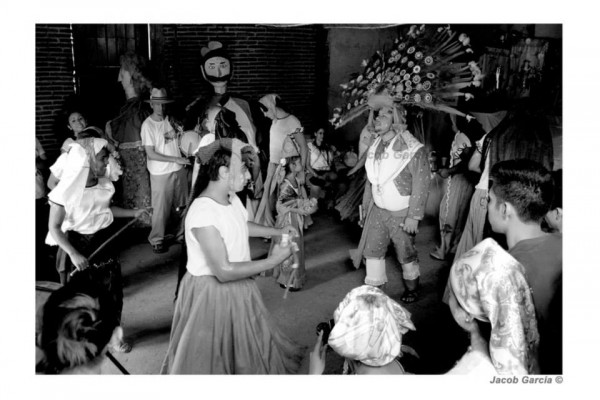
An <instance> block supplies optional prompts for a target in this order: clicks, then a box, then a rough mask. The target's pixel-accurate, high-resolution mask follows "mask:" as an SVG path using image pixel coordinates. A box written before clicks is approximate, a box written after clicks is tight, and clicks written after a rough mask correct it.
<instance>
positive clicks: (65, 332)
mask: <svg viewBox="0 0 600 400" xmlns="http://www.w3.org/2000/svg"><path fill="white" fill-rule="evenodd" d="M98 271H99V270H96V269H94V268H88V269H86V270H84V271H80V272H78V273H77V274H75V275H74V276H73V278H72V279H71V280H70V281H69V282H68V283H67V284H66V285H65V286H63V287H61V288H60V289H58V290H57V291H55V292H54V293H52V295H50V297H49V298H48V300H47V302H46V304H45V305H44V308H43V316H42V330H41V337H40V343H39V344H40V347H41V349H42V350H43V352H44V360H43V361H42V363H41V365H38V370H40V371H43V372H45V373H49V374H59V373H64V372H72V373H76V372H77V370H78V369H79V370H81V369H82V368H90V369H92V370H93V369H95V367H99V365H100V362H101V361H102V360H103V359H104V355H105V353H106V349H107V347H108V345H109V343H111V341H112V340H115V338H117V337H118V336H119V335H120V334H122V331H121V328H120V327H119V322H118V316H117V315H118V313H117V306H116V303H115V301H114V300H113V298H112V296H111V295H110V293H109V291H108V289H107V288H106V286H103V285H102V284H101V283H100V282H101V281H102V278H101V277H100V276H97V275H98V274H99V273H100V272H98ZM98 369H99V368H98Z"/></svg>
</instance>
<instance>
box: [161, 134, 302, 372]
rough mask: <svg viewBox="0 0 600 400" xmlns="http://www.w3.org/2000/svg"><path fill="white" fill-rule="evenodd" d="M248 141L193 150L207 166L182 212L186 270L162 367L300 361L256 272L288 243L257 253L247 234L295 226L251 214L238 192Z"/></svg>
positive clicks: (272, 367)
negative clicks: (266, 222) (262, 221)
mask: <svg viewBox="0 0 600 400" xmlns="http://www.w3.org/2000/svg"><path fill="white" fill-rule="evenodd" d="M244 146H247V144H244V143H242V142H241V141H240V140H238V139H231V138H226V139H220V140H217V141H214V142H212V143H211V144H209V145H207V146H204V147H201V148H200V149H199V150H198V152H197V153H196V154H197V157H198V158H199V159H200V162H201V164H202V167H201V168H200V170H199V173H198V178H197V180H196V182H195V184H194V192H193V193H192V196H193V197H192V198H193V199H194V200H193V201H192V203H191V205H190V207H189V210H188V213H187V216H186V219H185V241H186V245H187V255H188V260H187V266H186V269H187V271H186V273H185V274H184V276H183V278H182V280H181V282H180V284H179V290H178V294H177V300H176V302H175V312H174V315H173V324H172V327H171V337H170V341H169V346H168V349H167V355H166V357H165V360H164V362H163V366H162V369H161V373H163V374H285V373H294V372H296V371H297V370H298V368H299V367H300V361H301V359H302V356H303V349H302V348H301V347H300V346H298V345H297V344H296V343H294V342H293V341H292V340H290V339H289V338H288V337H287V336H286V335H285V334H283V333H282V332H281V331H280V330H279V328H278V327H277V326H276V325H275V322H274V320H273V319H272V318H271V316H270V315H269V312H268V311H267V309H266V307H265V305H264V303H263V300H262V296H261V294H260V290H259V289H258V286H257V285H256V283H255V281H254V279H253V277H254V276H255V275H257V274H259V273H260V272H263V271H266V270H269V269H272V268H274V267H275V266H276V265H278V264H280V263H281V262H282V261H283V260H285V259H286V258H287V257H289V256H290V254H291V251H290V248H289V247H281V246H279V245H274V246H273V249H272V251H271V253H270V255H269V257H268V258H266V259H263V260H259V261H252V260H251V259H250V247H249V241H248V237H249V236H261V237H264V236H277V235H281V234H282V233H288V234H297V232H296V231H295V229H293V228H291V227H284V228H282V229H275V228H269V227H265V226H261V225H257V224H255V223H253V222H251V221H248V214H247V211H246V209H245V208H244V206H243V205H242V203H241V201H240V199H239V198H238V197H237V195H236V194H235V193H236V192H238V191H239V190H240V189H241V188H243V187H244V185H245V184H246V181H247V179H248V176H249V173H248V170H247V168H246V166H245V164H244V162H243V160H242V148H243V147H244Z"/></svg>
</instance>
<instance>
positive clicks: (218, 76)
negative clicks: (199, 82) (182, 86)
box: [203, 57, 231, 85]
mask: <svg viewBox="0 0 600 400" xmlns="http://www.w3.org/2000/svg"><path fill="white" fill-rule="evenodd" d="M203 67H204V77H205V78H206V80H207V81H209V82H210V83H212V84H213V85H214V84H216V83H226V82H228V81H229V79H231V63H230V62H229V60H228V59H226V58H224V57H211V58H209V59H208V60H206V62H205V63H204V66H203Z"/></svg>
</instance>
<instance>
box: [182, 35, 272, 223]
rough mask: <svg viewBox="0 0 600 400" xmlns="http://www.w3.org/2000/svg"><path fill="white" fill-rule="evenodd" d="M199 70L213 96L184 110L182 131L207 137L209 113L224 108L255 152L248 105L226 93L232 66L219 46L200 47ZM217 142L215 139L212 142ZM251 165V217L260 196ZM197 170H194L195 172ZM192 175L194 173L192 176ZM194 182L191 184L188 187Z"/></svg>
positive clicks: (257, 177) (258, 177)
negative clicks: (211, 88) (210, 87)
mask: <svg viewBox="0 0 600 400" xmlns="http://www.w3.org/2000/svg"><path fill="white" fill-rule="evenodd" d="M200 54H201V66H200V70H201V71H202V76H203V77H204V79H205V80H206V81H207V82H209V83H210V84H211V85H212V87H213V90H214V92H213V95H212V96H211V97H210V98H208V99H207V98H206V97H203V96H200V97H198V98H196V99H195V100H194V101H193V102H192V103H191V104H189V105H188V106H187V107H186V117H185V121H184V129H185V130H195V131H196V132H197V133H198V134H200V135H202V136H204V135H205V134H207V133H210V129H209V127H208V126H207V123H206V122H209V120H210V118H209V117H210V116H209V115H208V114H209V110H214V109H215V107H217V108H221V107H222V108H226V109H228V110H229V111H232V112H233V113H234V114H235V119H236V121H237V124H238V125H239V128H240V129H241V130H242V131H243V132H244V134H245V135H246V140H244V141H245V142H247V143H249V144H250V145H251V146H252V147H253V148H254V149H255V150H258V147H257V137H256V132H257V130H256V126H255V125H254V120H253V118H252V111H251V107H250V104H249V103H248V102H247V101H246V100H243V99H241V98H239V97H235V96H232V95H231V94H230V93H228V91H227V89H228V84H229V81H230V80H231V77H232V74H233V65H232V62H231V58H230V57H229V55H228V54H227V51H226V50H225V48H224V47H223V45H222V44H221V43H220V42H215V41H212V42H209V43H208V45H207V46H206V47H202V49H201V50H200ZM216 139H219V138H216ZM254 157H255V158H256V159H255V160H254V163H253V168H252V171H251V175H252V186H253V187H252V191H251V192H250V193H248V195H249V196H248V199H247V201H246V208H247V210H248V211H249V212H250V213H251V216H250V217H251V218H253V212H254V211H255V210H256V208H257V207H258V201H257V200H254V199H256V197H257V196H258V194H260V193H261V192H262V177H261V175H260V163H259V162H258V157H256V156H254ZM197 168H198V166H197V165H196V166H195V169H196V170H197ZM194 175H196V173H195V174H194ZM193 184H194V182H192V185H193Z"/></svg>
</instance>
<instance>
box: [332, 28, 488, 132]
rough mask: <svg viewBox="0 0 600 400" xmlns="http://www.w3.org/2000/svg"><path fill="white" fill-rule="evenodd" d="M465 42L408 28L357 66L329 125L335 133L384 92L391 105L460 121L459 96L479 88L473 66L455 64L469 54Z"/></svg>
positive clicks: (442, 32) (443, 32)
mask: <svg viewBox="0 0 600 400" xmlns="http://www.w3.org/2000/svg"><path fill="white" fill-rule="evenodd" d="M469 42H470V39H469V37H468V36H467V35H465V34H460V35H458V34H457V33H456V32H454V31H452V30H451V29H450V26H445V27H439V28H436V27H434V26H431V25H421V26H419V27H417V25H413V26H411V27H410V28H409V29H408V31H407V32H406V33H405V34H404V35H402V36H400V37H398V38H396V39H395V40H394V44H393V46H392V47H391V48H390V49H389V50H388V51H386V52H383V51H377V52H376V53H375V54H374V55H373V56H372V57H371V59H369V60H363V61H362V63H361V66H362V67H363V70H362V72H361V73H357V74H354V75H353V76H352V77H351V78H352V79H351V80H350V81H349V82H347V83H344V84H342V85H341V87H342V97H343V98H344V102H345V103H344V105H343V106H341V107H338V108H335V109H334V111H333V118H332V119H330V122H331V123H332V125H334V126H335V127H336V128H339V127H341V126H343V125H345V124H346V123H348V122H349V121H352V120H353V119H354V118H356V117H358V116H359V115H361V114H362V113H363V112H365V111H367V110H368V108H369V107H368V105H367V100H368V98H369V96H371V95H373V94H375V93H380V92H382V91H384V90H386V91H387V93H388V94H390V95H391V96H392V98H393V99H394V101H395V102H396V103H399V104H402V105H403V106H405V107H420V108H423V109H431V110H437V111H442V112H446V113H451V114H457V115H461V116H465V114H464V113H462V112H460V111H459V110H457V109H456V108H454V107H453V106H454V105H455V104H456V100H457V99H458V98H459V97H465V98H466V99H467V100H468V99H470V98H472V97H473V96H472V95H471V94H469V93H463V92H461V90H463V89H465V88H467V87H469V86H475V87H477V86H479V85H480V84H481V79H482V78H483V75H482V73H481V70H480V69H479V67H478V66H477V64H476V62H475V61H469V62H465V61H459V60H463V59H465V58H467V59H468V58H469V56H470V55H472V54H473V51H472V49H471V47H470V46H469Z"/></svg>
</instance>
